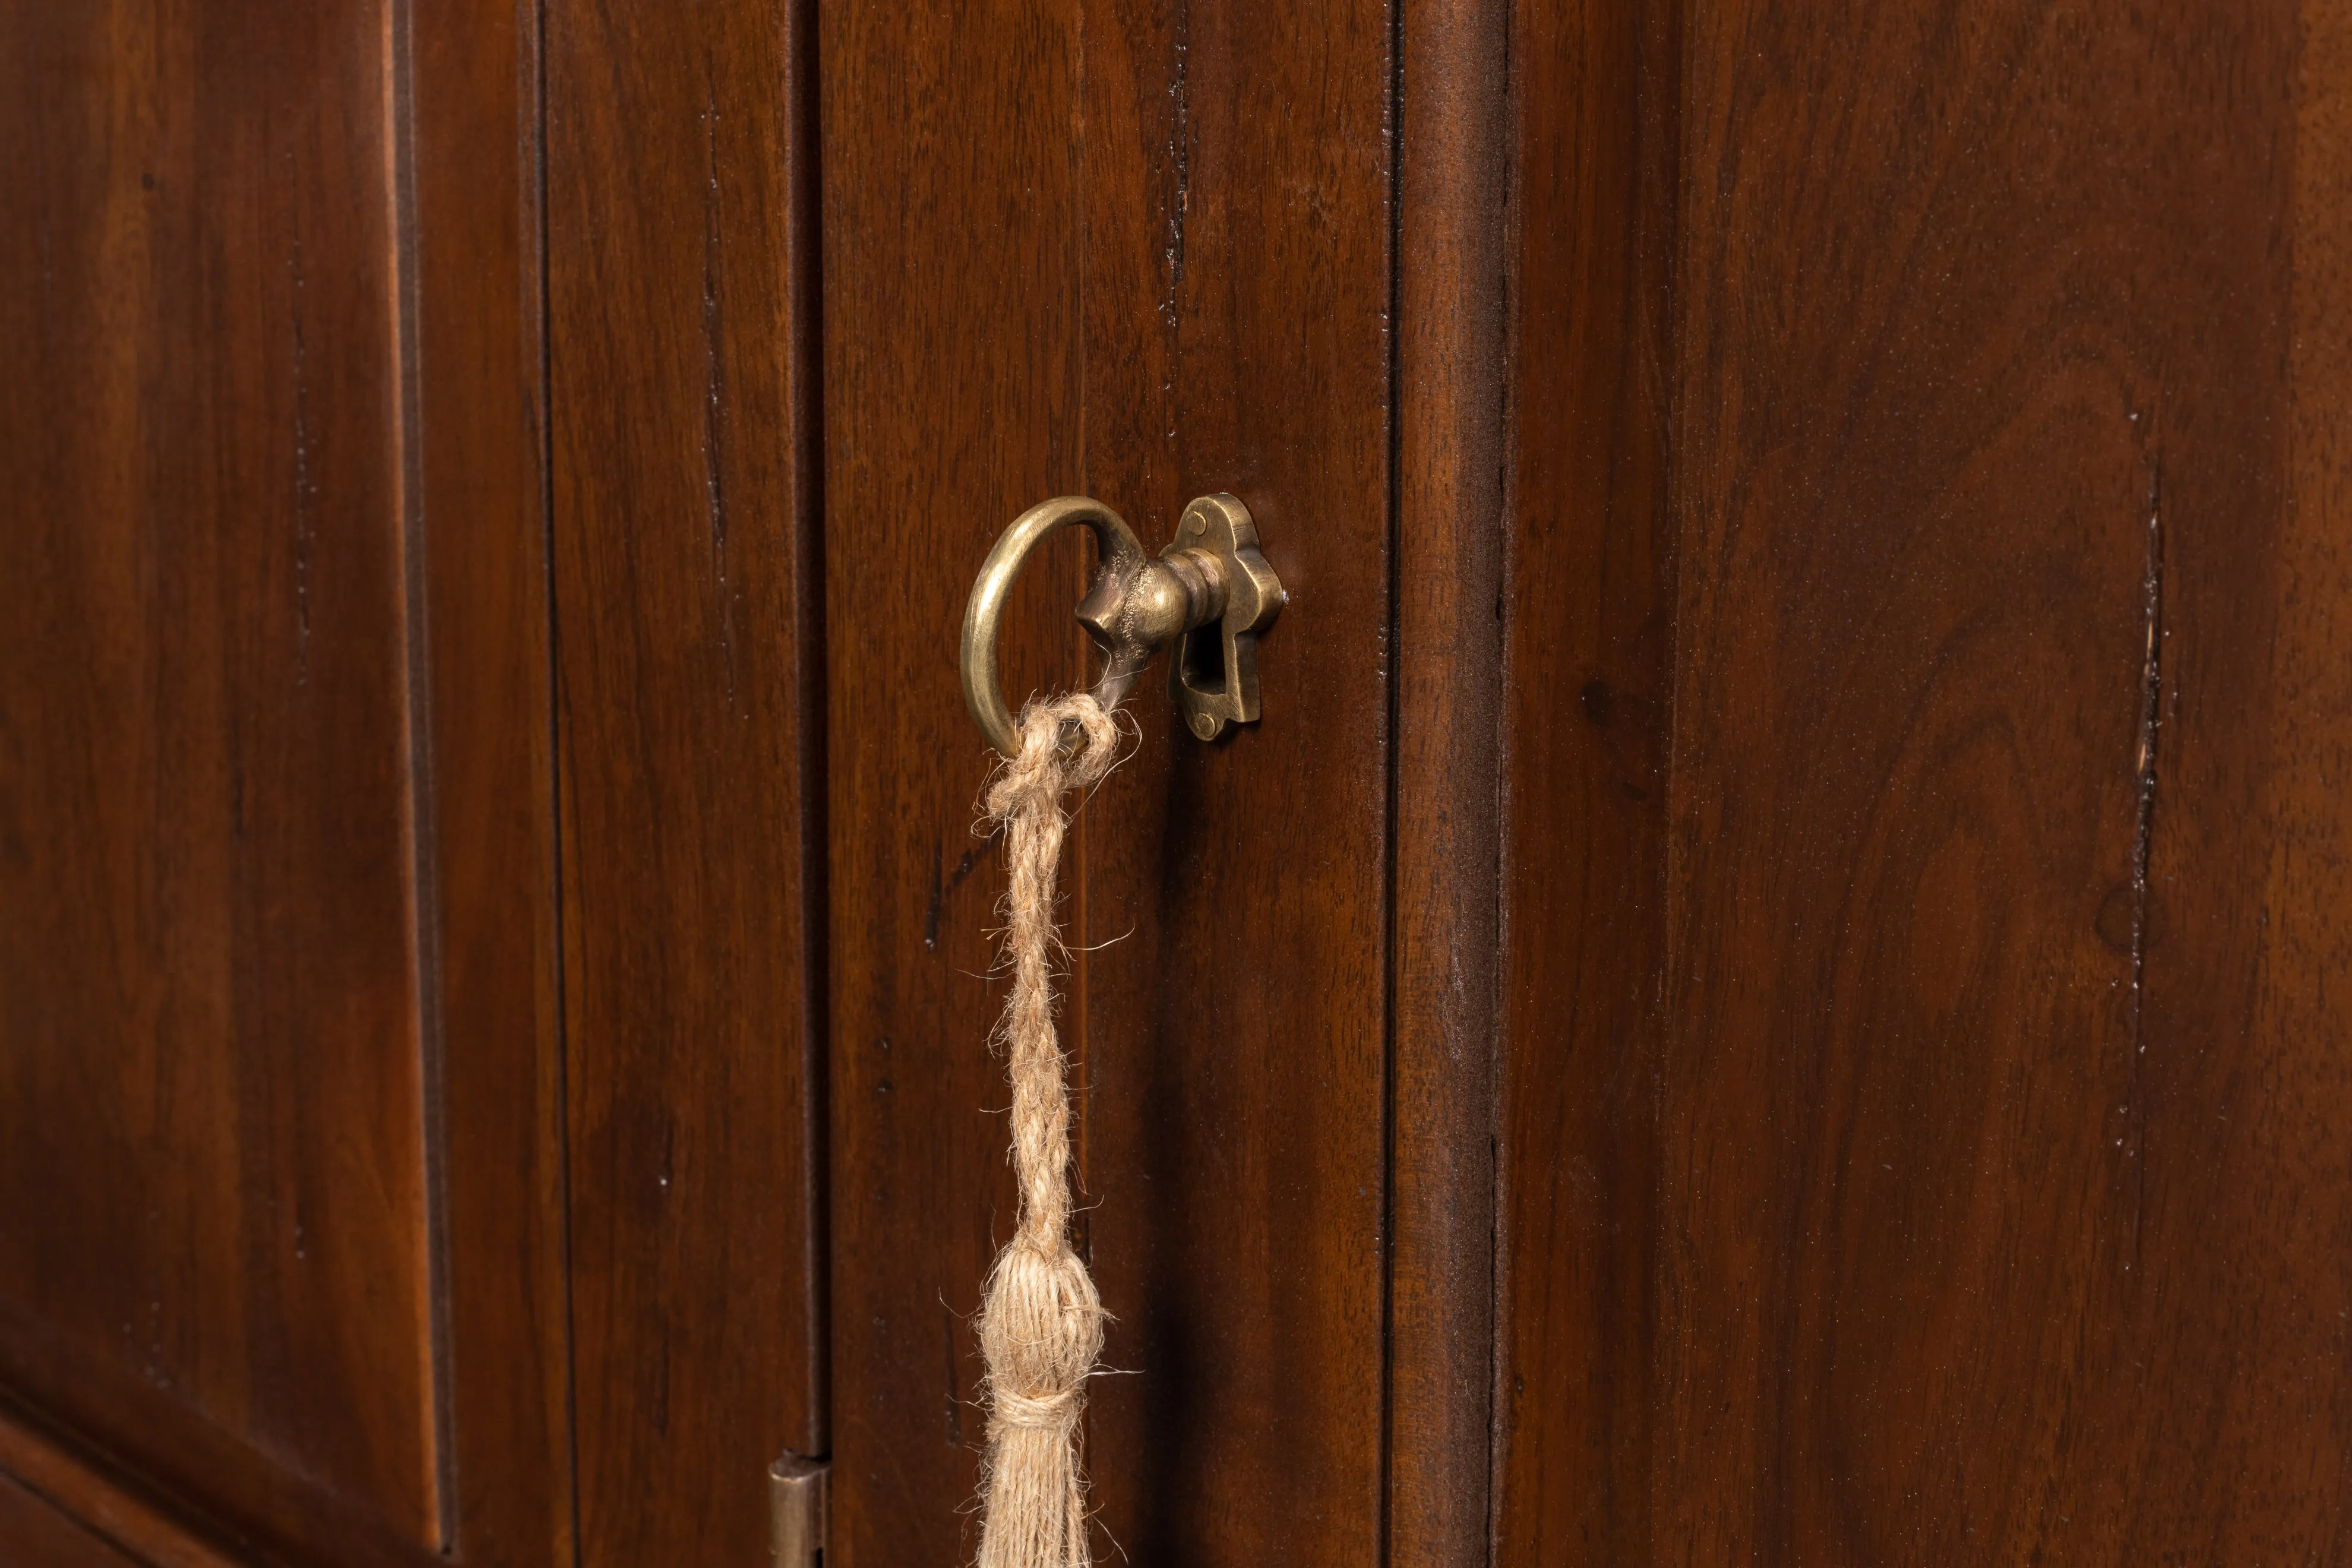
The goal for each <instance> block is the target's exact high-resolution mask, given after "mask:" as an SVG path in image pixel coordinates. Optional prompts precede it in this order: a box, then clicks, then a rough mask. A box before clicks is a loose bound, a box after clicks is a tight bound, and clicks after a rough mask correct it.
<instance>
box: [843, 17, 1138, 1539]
mask: <svg viewBox="0 0 2352 1568" xmlns="http://www.w3.org/2000/svg"><path fill="white" fill-rule="evenodd" d="M821 22H822V27H823V32H822V40H821V54H820V57H819V76H820V79H822V80H823V82H824V127H823V132H822V144H823V148H824V178H823V181H822V188H823V193H824V195H823V199H824V322H825V331H824V395H825V411H824V435H825V453H826V456H825V523H824V527H825V542H826V552H825V560H826V566H827V571H826V574H825V594H826V626H827V632H828V637H829V638H830V640H831V642H832V645H833V647H835V649H836V650H855V656H854V657H836V658H835V659H834V660H833V661H832V662H831V663H830V665H829V667H828V670H827V676H828V683H829V696H830V729H829V735H830V739H831V755H830V770H829V775H828V783H829V786H830V793H829V798H830V811H831V818H830V820H831V823H832V834H831V844H832V850H831V896H832V925H831V931H832V938H831V951H832V955H833V957H832V964H831V973H832V1008H833V1040H832V1047H833V1058H832V1079H831V1082H832V1088H833V1092H832V1129H833V1143H832V1147H833V1159H834V1166H833V1169H834V1172H835V1184H834V1188H833V1201H832V1226H833V1230H832V1234H833V1258H832V1271H833V1274H832V1278H833V1293H834V1294H833V1300H834V1316H833V1322H834V1335H833V1355H834V1360H833V1379H834V1390H835V1409H834V1416H835V1420H834V1448H833V1483H832V1485H833V1494H832V1529H833V1542H832V1548H831V1551H830V1552H829V1558H828V1560H829V1561H830V1562H832V1563H835V1565H836V1568H894V1565H896V1564H898V1563H923V1562H931V1563H951V1562H958V1561H969V1560H970V1559H971V1552H972V1549H973V1548H974V1547H975V1546H976V1545H977V1542H978V1535H977V1521H976V1520H975V1519H974V1518H973V1517H972V1515H971V1510H969V1509H968V1508H967V1506H966V1505H967V1504H968V1503H969V1502H970V1500H971V1498H972V1496H973V1493H974V1489H975V1486H976V1484H977V1480H978V1468H977V1466H978V1460H979V1444H980V1441H981V1437H982V1416H981V1414H980V1412H979V1410H978V1408H977V1406H976V1405H975V1404H974V1403H973V1401H974V1397H975V1396H974V1389H975V1387H976V1380H977V1378H978V1376H979V1372H980V1363H979V1354H978V1347H977V1345H976V1343H975V1342H974V1339H973V1335H972V1333H971V1317H972V1315H973V1313H974V1312H975V1311H976V1310H977V1308H978V1305H979V1289H980V1281H981V1279H982V1275H983V1273H984V1272H985V1270H986V1269H987V1268H988V1264H989V1260H990V1257H991V1255H992V1242H993V1240H994V1239H995V1238H1001V1237H1003V1235H1004V1234H1005V1233H1006V1232H1007V1231H1009V1229H1010V1226H1011V1223H1012V1217H1013V1191H1012V1186H1011V1183H1010V1180H1009V1178H1008V1176H1007V1173H1006V1166H1005V1160H1004V1153H1003V1142H1002V1133H1003V1120H1002V1117H1001V1116H1000V1115H996V1114H991V1113H992V1112H997V1111H1001V1110H1002V1109H1003V1106H1004V1105H1005V1103H1006V1100H1007V1092H1008V1091H1007V1090H1006V1089H1005V1087H1004V1080H1003V1068H1002V1066H1001V1064H1000V1063H999V1062H998V1061H996V1060H995V1059H993V1058H991V1056H990V1055H989V1053H988V1051H987V1049H986V1047H985V1045H984V1042H985V1040H986V1039H987V1037H988V1033H989V1029H990V1026H991V1025H992V1022H993V1021H994V1016H995V1011H996V1007H997V1005H998V1003H999V996H998V994H997V992H996V990H995V988H994V987H993V986H992V984H990V983H989V982H988V981H987V979H985V978H984V976H985V975H986V974H987V973H988V971H989V969H990V967H991V964H992V954H991V951H990V949H991V939H990V934H989V928H990V927H991V926H992V923H993V922H992V920H991V919H990V914H989V911H990V908H991V906H992V902H993V900H995V898H996V897H997V896H998V889H999V888H1001V886H1002V875H1003V873H1002V865H1001V862H1000V861H999V860H998V859H997V858H995V857H993V856H992V855H990V854H989V853H987V850H986V847H985V846H983V845H982V843H981V842H980V841H979V840H978V839H976V838H975V837H973V835H972V822H973V808H974V803H975V802H976V801H977V799H978V798H979V795H980V789H981V784H982V779H983V777H984V776H985V773H986V770H987V763H986V759H987V757H988V756H990V755H991V754H992V753H990V752H989V751H988V749H987V746H986V743H985V742H982V740H981V738H980V734H979V731H977V730H975V729H974V728H973V727H972V724H971V720H970V719H968V718H966V717H965V716H964V711H963V702H962V698H961V695H960V692H959V689H958V686H957V679H956V667H955V655H954V649H955V638H956V635H957V629H958V627H959V626H960V625H961V617H962V614H963V605H964V597H965V595H967V594H968V593H969V592H970V590H971V574H972V573H973V572H974V571H976V570H977V569H978V564H979V562H980V560H981V558H982V555H983V554H984V553H985V552H986V551H987V548H988V543H989V541H990V540H991V539H992V537H993V536H994V534H995V532H996V531H997V530H998V529H1000V528H1002V527H1003V525H1004V524H1005V523H1006V522H1008V521H1011V520H1012V518H1013V515H1014V514H1015V513H1017V512H1019V511H1020V510H1022V509H1023V508H1024V507H1026V506H1028V505H1030V504H1031V503H1033V502H1034V501H1037V500H1044V499H1045V498H1046V497H1048V496H1052V495H1056V494H1063V493H1067V492H1071V491H1077V490H1082V489H1084V488H1085V486H1086V483H1087V477H1088V476H1087V471H1086V468H1085V465H1084V461H1083V456H1082V454H1083V452H1084V442H1083V434H1084V433H1083V430H1082V427H1081V418H1082V402H1083V393H1084V361H1083V359H1082V358H1081V353H1080V335H1079V314H1078V312H1079V294H1078V281H1079V277H1080V257H1079V238H1080V234H1081V228H1080V217H1081V214H1080V210H1079V207H1078V188H1079V187H1078V179H1079V171H1080V167H1081V163H1082V150H1081V148H1080V146H1079V144H1078V142H1077V141H1076V135H1075V131H1076V125H1077V116H1078V112H1079V100H1078V96H1077V94H1078V90H1079V76H1078V52H1077V51H1078V47H1079V46H1078V29H1077V18H1076V14H1075V10H1074V8H1073V7H1072V6H1070V5H1034V4H1026V3H1021V4H1015V3H1011V0H1005V3H1001V4H978V5H964V6H948V7H932V6H901V7H890V6H849V5H835V6H828V7H826V8H825V9H824V13H823V16H822V18H821ZM1103 499H1105V500H1108V501H1110V502H1111V503H1112V504H1113V505H1114V506H1118V505H1120V504H1121V502H1122V500H1123V499H1124V498H1120V497H1118V496H1105V497H1104V498H1103ZM1127 504H1129V506H1132V503H1131V502H1129V503H1127ZM1136 510H1140V509H1136ZM1128 515H1129V520H1130V521H1133V522H1134V523H1136V524H1137V525H1138V526H1139V527H1148V526H1149V523H1148V521H1147V520H1146V519H1145V518H1143V517H1139V516H1136V515H1135V513H1134V511H1129V513H1128ZM1078 549H1079V546H1078V545H1077V543H1076V541H1075V540H1066V541H1063V542H1060V543H1059V545H1058V548H1056V549H1055V551H1053V552H1049V558H1047V559H1041V561H1040V562H1039V563H1038V564H1037V565H1036V566H1035V567H1034V568H1033V569H1032V571H1031V573H1030V574H1029V576H1030V578H1031V579H1033V580H1030V581H1024V583H1023V584H1021V591H1020V592H1019V593H1018V594H1016V595H1015V597H1014V600H1013V605H1012V607H1011V611H1010V613H1009V614H1008V616H1007V620H1008V626H1007V628H1006V629H1007V632H1008V634H1009V635H1008V638H1007V646H1006V658H1005V662H1006V670H1007V675H1008V679H1009V682H1010V689H1011V691H1012V693H1013V699H1014V700H1019V699H1020V698H1021V697H1022V696H1023V695H1024V694H1025V693H1027V692H1030V691H1034V690H1038V689H1048V688H1050V689H1063V688H1066V687H1067V686H1068V685H1069V684H1070V683H1071V682H1072V681H1073V680H1074V679H1077V678H1078V672H1079V668H1080V667H1079V664H1078V660H1077V657H1076V656H1077V651H1078V649H1077V646H1076V634H1075V629H1074V628H1072V627H1071V626H1069V624H1068V623H1067V622H1066V621H1060V620H1058V619H1057V616H1056V612H1055V601H1056V600H1059V601H1060V602H1061V604H1062V605H1065V606H1066V605H1069V604H1073V603H1075V602H1076V601H1075V599H1073V598H1071V597H1069V595H1072V594H1074V593H1075V592H1076V584H1077V583H1078V559H1079V557H1078ZM1064 613H1066V611H1065V612H1064Z"/></svg>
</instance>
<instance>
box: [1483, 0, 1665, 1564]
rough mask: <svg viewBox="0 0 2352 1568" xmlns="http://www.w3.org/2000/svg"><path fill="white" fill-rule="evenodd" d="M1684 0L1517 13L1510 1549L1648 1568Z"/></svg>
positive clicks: (1508, 681) (1504, 1328) (1506, 1402)
mask: <svg viewBox="0 0 2352 1568" xmlns="http://www.w3.org/2000/svg"><path fill="white" fill-rule="evenodd" d="M1680 12H1681V6H1680V5H1678V4H1674V3H1664V4H1658V5H1646V4H1637V3H1635V0H1588V3H1584V4H1580V5H1572V6H1541V5H1522V6H1517V7H1515V8H1514V11H1513V17H1512V37H1511V47H1510V58H1511V62H1512V70H1513V73H1514V85H1513V100H1514V108H1515V117H1516V121H1517V125H1516V132H1515V141H1516V153H1515V160H1516V166H1515V169H1514V179H1513V186H1514V188H1513V197H1512V199H1513V206H1514V209H1515V210H1514V214H1513V218H1512V224H1511V233H1512V241H1513V244H1512V249H1511V271H1512V289H1511V342H1512V347H1511V353H1510V356H1509V360H1508V365H1509V370H1508V379H1509V392H1508V395H1509V398H1510V402H1511V426H1512V438H1511V455H1510V466H1509V472H1510V476H1511V479H1510V484H1511V510H1510V517H1511V522H1510V531H1509V544H1508V562H1507V571H1506V583H1507V587H1506V592H1505V596H1504V606H1505V616H1504V626H1505V631H1504V652H1503V659H1502V668H1503V671H1504V681H1505V693H1504V702H1505V710H1504V712H1505V720H1504V727H1503V741H1502V747H1503V755H1504V759H1505V761H1504V768H1503V772H1504V783H1503V787H1504V797H1503V798H1504V811H1503V819H1504V827H1503V832H1504V848H1505V854H1504V873H1503V883H1502V900H1503V917H1502V925H1503V948H1502V955H1501V964H1502V972H1503V984H1502V989H1501V1000H1500V1003H1499V1005H1498V1013H1499V1041H1500V1045H1499V1049H1500V1053H1501V1066H1500V1069H1499V1072H1498V1075H1497V1076H1498V1089H1497V1097H1498V1100H1499V1110H1498V1116H1497V1129H1498V1134H1499V1138H1498V1154H1497V1160H1498V1163H1499V1166H1500V1173H1499V1175H1500V1180H1499V1186H1498V1193H1499V1196H1498V1201H1497V1216H1496V1219H1497V1226H1496V1238H1497V1239H1496V1248H1497V1258H1496V1269H1497V1283H1498V1287H1499V1289H1498V1304H1497V1310H1498V1314H1499V1320H1500V1321H1499V1323H1498V1326H1497V1331H1496V1338H1497V1342H1498V1346H1499V1348H1500V1354H1501V1357H1502V1362H1501V1368H1500V1374H1499V1378H1498V1384H1499V1386H1498V1388H1497V1403H1496V1436H1495V1464H1496V1481H1495V1485H1496V1507H1495V1541H1496V1561H1497V1562H1498V1563H1503V1564H1508V1565H1510V1568H1535V1565H1537V1564H1546V1565H1549V1564H1552V1563H1560V1562H1563V1561H1568V1562H1573V1561H1580V1560H1582V1561H1592V1562H1622V1563H1642V1562H1647V1561H1649V1559H1650V1553H1651V1539H1650V1535H1649V1529H1648V1518H1649V1508H1650V1493H1651V1480H1650V1468H1649V1467H1650V1452H1651V1441H1652V1437H1651V1434H1652V1429H1653V1428H1652V1405H1651V1400H1652V1387H1653V1383H1652V1357H1653V1355H1654V1347H1653V1344H1652V1340H1651V1329H1650V1325H1651V1323H1652V1321H1653V1317H1654V1312H1655V1311H1656V1302H1655V1297H1654V1267H1655V1266H1654V1258H1655V1228H1654V1205H1655V1202H1656V1184H1657V1181H1658V1171H1657V1165H1656V1157H1655V1152H1654V1144H1655V1136H1656V1123H1655V1118H1656V1114H1657V1107H1656V1103H1655V1099H1654V1097H1655V1094H1656V1089H1657V1085H1656V1073H1657V1062H1658V1057H1657V1051H1658V1048H1659V1037H1658V1025H1659V1013H1658V1008H1657V992H1658V986H1659V984H1660V981H1661V979H1662V966H1663V964H1664V953H1665V944H1664V916H1665V910H1664V904H1663V901H1662V896H1663V892H1664V885H1663V876H1664V865H1665V858H1664V848H1665V837H1664V829H1665V816H1664V812H1665V802H1666V792H1665V780H1666V763H1667V758H1668V752H1669V733H1668V731H1669V726H1670V724H1671V721H1672V713H1673V710H1672V704H1671V701H1670V693H1671V683H1672V669H1671V664H1672V660H1673V658H1674V651H1675V647H1674V618H1673V606H1674V597H1675V550H1674V523H1673V519H1672V516H1671V514H1670V513H1669V511H1668V510H1667V461H1666V446H1667V442H1666V435H1667V419H1668V412H1669V408H1670V406H1671V403H1672V398H1673V389H1672V387H1671V385H1670V384H1669V383H1668V382H1667V380H1666V378H1665V375H1664V365H1665V364H1666V363H1667V362H1668V359H1669V356H1670V347H1671V339H1670V336H1669V328H1670V322H1671V319H1670V315H1669V303H1670V301H1669V293H1668V285H1669V282H1670V280H1671V279H1672V276H1673V265H1672V264H1673V252H1674V235H1675V196H1676V194H1677V186H1676V179H1677V170H1676V164H1675V148H1676V142H1677V136H1678V134H1679V116H1678V112H1677V108H1676V103H1677V100H1676V89H1677V84H1678V81H1679V78H1680V73H1681V54H1680V42H1679V40H1680V30H1679V16H1680Z"/></svg>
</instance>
